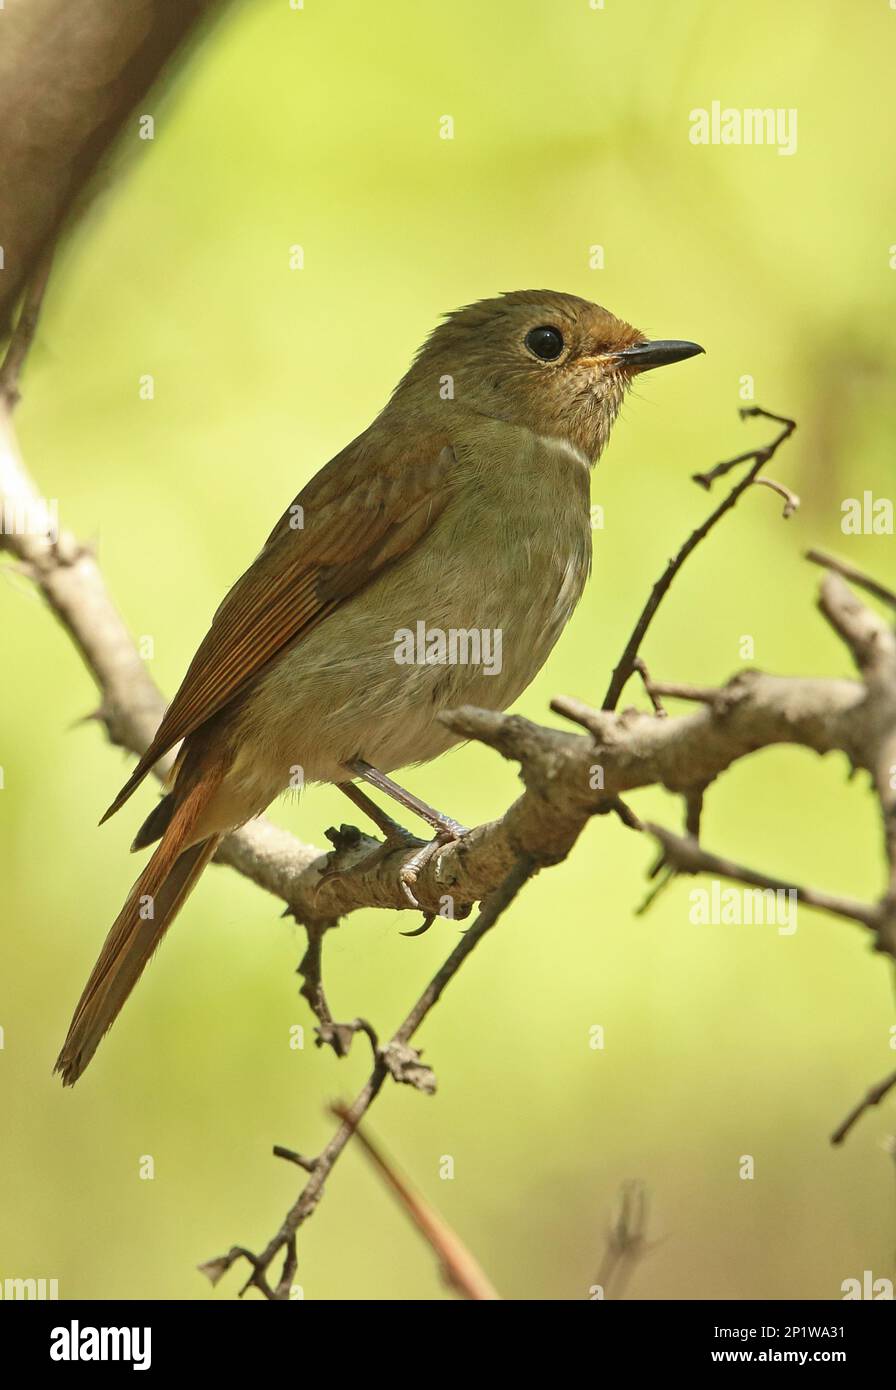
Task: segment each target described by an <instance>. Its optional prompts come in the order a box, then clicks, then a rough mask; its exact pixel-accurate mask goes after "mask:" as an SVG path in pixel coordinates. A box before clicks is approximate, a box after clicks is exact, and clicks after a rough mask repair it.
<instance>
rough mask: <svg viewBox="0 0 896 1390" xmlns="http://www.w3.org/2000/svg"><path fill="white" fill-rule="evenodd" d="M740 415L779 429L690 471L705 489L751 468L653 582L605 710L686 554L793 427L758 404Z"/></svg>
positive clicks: (614, 698) (629, 670)
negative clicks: (740, 467)
mask: <svg viewBox="0 0 896 1390" xmlns="http://www.w3.org/2000/svg"><path fill="white" fill-rule="evenodd" d="M740 415H741V419H746V418H747V417H748V416H754V415H761V416H763V418H765V419H766V420H774V421H776V422H777V423H778V424H779V425H781V432H780V434H779V435H778V436H777V438H776V439H773V440H772V442H771V443H770V444H766V445H764V446H763V447H761V448H758V449H750V450H748V452H747V453H745V454H738V456H737V458H734V459H729V460H728V461H727V462H726V463H719V464H716V466H715V468H713V469H711V470H710V471H709V472H708V473H695V474H694V479H695V481H696V482H699V483H702V485H703V486H704V487H706V488H709V487H711V486H712V483H713V481H714V480H715V479H716V478H720V477H722V476H723V475H724V474H725V473H728V472H730V471H731V469H732V468H734V467H735V466H736V465H737V464H740V463H747V462H749V461H751V460H752V464H753V466H752V468H750V469H749V470H748V471H747V473H746V474H745V475H744V477H743V478H741V480H740V482H738V483H736V484H735V486H734V487H733V488H732V489H731V491H730V492H729V493H728V496H727V497H726V498H725V499H724V501H723V502H721V503H720V504H719V506H718V507H716V509H715V511H714V512H712V513H711V514H710V515H709V516H708V517H707V518H706V520H705V521H704V522H702V523H701V525H700V526H698V527H697V529H696V530H695V531H692V532H691V534H690V536H688V538H687V540H686V541H685V542H684V545H682V546H681V548H680V550H679V551H678V553H677V555H675V556H674V557H673V558H672V559H671V560H670V561H669V563H668V565H667V566H666V568H665V570H664V571H663V573H662V574H661V575H660V577H659V579H658V580H657V582H656V583H655V584H654V586H653V588H652V590H651V591H650V597H649V598H648V600H647V602H646V604H645V605H644V608H643V609H642V612H641V616H640V617H639V618H638V621H637V623H636V624H635V627H634V631H633V632H632V634H631V636H630V637H629V639H628V642H627V643H626V646H625V650H624V651H623V653H622V656H621V657H620V658H619V661H618V662H617V664H616V667H615V669H614V671H613V675H612V677H611V679H610V684H609V686H608V687H607V693H606V695H605V696H604V700H603V706H602V708H603V709H605V710H613V709H615V708H616V706H617V705H618V703H619V697H620V695H621V694H622V692H623V690H624V689H625V686H626V684H627V682H628V680H629V677H630V676H631V675H632V672H633V671H634V670H635V658H636V657H637V655H638V653H639V651H640V648H641V643H642V642H643V641H644V637H645V634H646V632H647V629H648V628H649V626H650V624H651V623H652V621H653V619H654V617H655V616H656V612H657V610H658V608H659V606H660V604H661V603H662V601H663V599H664V598H665V597H666V594H667V593H668V592H669V589H670V587H671V585H672V582H673V580H674V579H675V576H676V575H677V574H678V572H679V570H680V569H681V567H682V565H683V564H684V563H685V561H686V560H687V558H688V556H689V555H691V554H692V553H693V552H694V551H695V550H696V549H697V546H698V545H699V544H700V542H701V541H703V540H705V539H706V537H707V536H708V535H709V533H710V531H711V530H712V529H713V527H714V526H715V525H716V524H717V522H719V521H721V519H722V517H723V516H724V515H725V513H726V512H729V511H730V510H731V508H732V507H734V506H735V505H736V504H737V502H738V501H739V499H740V498H741V497H742V495H743V494H744V493H745V492H746V491H747V489H748V488H750V487H752V485H753V483H754V482H755V480H756V477H757V475H758V473H759V470H760V468H762V467H763V465H764V464H766V463H768V461H769V459H771V458H774V456H775V454H776V453H777V451H778V449H779V448H780V447H781V445H782V444H783V443H784V441H785V439H789V438H790V436H791V435H792V434H793V432H794V430H795V429H796V421H795V420H789V419H787V418H786V416H783V415H772V414H771V413H770V412H769V411H767V410H763V409H761V407H760V406H750V407H749V408H748V409H745V410H742V411H741V412H740Z"/></svg>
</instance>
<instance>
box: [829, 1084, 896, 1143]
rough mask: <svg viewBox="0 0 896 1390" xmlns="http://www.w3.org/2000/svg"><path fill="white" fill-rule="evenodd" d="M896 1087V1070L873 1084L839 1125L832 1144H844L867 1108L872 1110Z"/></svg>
mask: <svg viewBox="0 0 896 1390" xmlns="http://www.w3.org/2000/svg"><path fill="white" fill-rule="evenodd" d="M894 1087H896V1071H894V1072H891V1073H890V1075H889V1076H885V1077H884V1079H883V1081H879V1082H878V1083H877V1085H876V1086H872V1087H871V1088H870V1089H869V1090H868V1092H867V1093H866V1094H865V1095H864V1096H863V1098H862V1099H861V1100H860V1101H859V1103H858V1105H855V1106H853V1108H852V1110H850V1112H849V1114H848V1115H847V1117H846V1119H845V1120H844V1121H843V1123H842V1124H840V1125H838V1126H837V1128H836V1129H835V1130H834V1133H833V1134H832V1135H831V1143H832V1144H842V1143H843V1140H844V1139H845V1138H846V1136H847V1134H848V1133H849V1131H850V1130H851V1129H852V1127H853V1125H854V1124H855V1123H856V1122H857V1121H858V1120H860V1119H861V1118H862V1116H863V1115H864V1114H865V1111H866V1110H870V1109H871V1107H872V1106H874V1105H880V1103H881V1101H882V1100H883V1099H884V1098H885V1097H886V1096H888V1095H889V1094H890V1092H891V1091H892V1090H893V1089H894Z"/></svg>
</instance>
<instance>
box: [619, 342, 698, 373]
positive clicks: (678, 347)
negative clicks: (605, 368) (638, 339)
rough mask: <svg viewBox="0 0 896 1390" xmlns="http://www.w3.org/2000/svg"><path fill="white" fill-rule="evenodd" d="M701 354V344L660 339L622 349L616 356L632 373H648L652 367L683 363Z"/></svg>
mask: <svg viewBox="0 0 896 1390" xmlns="http://www.w3.org/2000/svg"><path fill="white" fill-rule="evenodd" d="M699 352H703V348H702V347H701V346H700V344H699V343H686V342H681V341H679V340H678V339H677V338H659V339H657V341H656V342H655V343H633V344H632V346H631V347H627V348H622V349H621V350H620V351H619V352H617V353H616V354H615V356H616V357H617V358H618V359H619V360H620V362H622V363H623V364H624V365H625V366H627V367H631V369H632V371H635V372H646V371H649V370H650V368H651V367H667V366H668V365H669V363H670V362H683V361H684V359H685V358H686V357H696V356H697V354H698V353H699Z"/></svg>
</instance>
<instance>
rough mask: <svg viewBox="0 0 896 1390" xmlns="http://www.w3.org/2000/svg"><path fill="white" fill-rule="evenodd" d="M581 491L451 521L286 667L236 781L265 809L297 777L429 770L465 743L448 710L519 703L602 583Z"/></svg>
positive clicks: (275, 677) (501, 505)
mask: <svg viewBox="0 0 896 1390" xmlns="http://www.w3.org/2000/svg"><path fill="white" fill-rule="evenodd" d="M575 491H576V497H575V501H573V500H572V499H569V498H564V497H562V496H561V497H558V492H557V488H556V486H554V487H553V489H552V491H551V492H550V495H548V493H547V491H545V495H544V497H539V496H538V495H536V496H535V497H534V498H533V496H532V493H531V489H528V490H526V491H525V494H524V497H520V498H519V500H518V499H517V497H516V495H515V494H514V493H513V492H511V494H510V495H509V496H505V497H502V498H499V499H498V501H497V504H496V505H495V506H493V507H491V508H485V509H483V508H479V509H477V511H476V515H475V520H474V522H473V523H472V524H470V521H469V508H466V509H464V510H461V509H460V508H458V509H457V510H456V511H454V512H452V509H451V508H447V509H446V511H445V513H443V516H442V517H441V518H440V520H439V522H437V523H436V525H435V526H434V527H433V530H432V532H431V533H430V541H431V543H430V544H429V545H418V546H416V547H415V549H414V550H413V551H411V552H410V553H409V554H408V555H406V556H405V557H403V558H402V559H401V560H399V561H398V562H397V563H396V564H394V565H393V566H391V567H390V568H389V569H388V570H386V571H384V572H383V573H382V574H381V575H380V576H378V577H377V578H376V579H375V580H374V581H373V582H372V583H371V584H369V585H368V586H367V587H366V588H365V589H364V590H363V591H362V592H361V593H360V594H358V595H357V596H356V597H354V598H352V599H350V600H349V601H347V602H346V603H344V604H343V605H342V606H341V607H340V608H339V609H338V610H337V611H336V612H334V613H333V614H332V616H330V617H328V618H327V619H326V620H325V621H324V622H323V623H322V624H321V625H320V626H319V627H318V628H316V629H314V630H313V631H312V632H310V633H309V634H308V635H307V636H306V637H305V638H303V639H302V641H301V642H300V643H298V644H297V645H296V647H295V648H294V649H293V650H291V651H289V652H287V653H285V654H284V656H283V657H282V658H280V660H278V661H277V662H275V663H274V664H273V665H272V667H271V668H270V669H269V671H268V672H267V673H266V674H265V675H264V677H262V678H261V679H260V681H259V683H258V686H257V688H256V690H255V692H254V693H253V695H252V697H251V700H250V701H249V702H247V705H246V706H245V707H244V709H243V710H242V711H241V713H240V715H239V716H238V717H237V723H236V727H235V729H234V734H235V738H234V743H235V745H236V749H237V756H236V763H235V765H234V769H233V778H234V780H235V781H239V782H241V783H245V784H246V787H245V794H246V795H247V796H248V797H249V798H250V799H252V800H253V801H257V802H258V806H259V809H260V808H261V807H263V806H264V805H267V803H268V801H270V800H271V798H272V795H274V794H276V791H279V790H282V789H283V788H284V787H286V786H288V785H290V783H292V784H295V781H296V771H295V769H296V768H297V767H301V769H302V776H303V778H304V780H306V781H338V780H344V778H345V775H346V774H345V764H346V763H347V762H348V761H350V760H352V759H354V758H358V757H361V758H363V759H365V760H366V761H367V762H369V763H372V764H373V765H374V766H375V767H377V768H379V769H380V771H382V772H388V771H391V770H394V769H396V768H399V767H402V766H406V765H407V764H409V763H415V762H423V761H426V760H427V759H429V758H433V757H435V756H437V755H438V754H439V753H441V752H443V751H444V750H445V749H446V748H449V747H450V746H451V745H452V744H453V743H455V742H457V739H456V737H455V736H454V735H453V734H451V733H450V732H449V730H448V729H446V728H445V727H444V725H442V723H441V722H440V721H439V720H438V718H437V716H438V714H439V712H440V711H441V710H445V709H452V708H457V707H458V706H459V705H463V704H472V705H478V706H481V707H483V708H486V709H506V708H507V706H508V705H510V704H512V702H513V701H514V700H515V699H516V698H517V696H518V695H519V694H520V693H521V692H522V691H523V690H524V689H525V688H526V686H527V685H528V684H529V682H530V681H531V680H532V678H533V677H534V676H535V674H536V673H537V672H538V670H539V669H540V668H541V666H542V665H543V664H544V661H545V659H546V658H547V656H548V653H549V652H550V650H551V648H552V647H553V646H554V643H555V642H556V640H557V638H558V637H559V635H560V633H561V632H562V630H563V628H564V626H565V625H566V622H567V621H568V619H569V616H570V614H571V613H572V611H573V609H574V607H575V605H576V603H577V602H578V600H579V597H580V596H581V593H582V589H583V587H584V583H585V579H586V577H587V574H588V569H589V566H590V558H591V540H590V529H589V523H588V511H587V483H586V484H585V491H584V494H583V491H582V481H581V479H579V480H577V482H576V483H575ZM583 497H584V500H583ZM558 502H559V503H560V505H558ZM240 726H242V730H241V728H240ZM250 729H251V734H250ZM258 730H264V731H265V732H264V735H263V738H264V742H263V744H261V745H260V744H259V741H258V735H257V732H256V731H258ZM272 782H276V783H277V787H276V791H275V792H271V791H270V789H269V788H270V785H271V783H272ZM250 784H251V789H250ZM256 784H257V787H256ZM241 794H242V793H241Z"/></svg>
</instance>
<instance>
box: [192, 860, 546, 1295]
mask: <svg viewBox="0 0 896 1390" xmlns="http://www.w3.org/2000/svg"><path fill="white" fill-rule="evenodd" d="M537 868H538V864H537V862H536V861H535V860H533V859H531V858H529V857H522V858H520V859H519V860H518V862H517V863H516V864H515V865H514V867H513V868H512V869H511V871H510V873H509V874H508V875H507V877H506V878H505V880H504V882H503V883H502V884H501V886H500V888H498V889H497V890H496V891H495V892H494V893H492V894H491V895H490V896H489V898H488V899H487V900H486V901H485V902H483V904H482V907H481V909H480V912H479V915H478V917H477V918H476V920H475V922H474V923H473V925H472V926H471V927H470V928H469V930H468V931H467V932H466V933H465V935H464V936H463V937H461V939H460V941H459V942H458V944H457V945H456V946H455V948H454V950H453V951H452V952H451V955H450V956H449V957H448V959H447V960H446V961H445V963H444V965H442V966H441V968H440V969H439V970H437V971H436V974H435V975H434V976H433V978H432V979H431V980H430V982H429V984H428V985H427V986H426V988H425V989H424V991H423V993H422V994H421V995H420V998H419V999H418V1000H417V1002H416V1004H415V1005H414V1006H413V1008H412V1009H411V1010H410V1012H409V1013H408V1015H407V1017H406V1018H405V1020H404V1022H403V1023H402V1024H401V1026H400V1027H399V1028H398V1029H397V1030H396V1031H395V1033H394V1034H393V1035H392V1038H391V1039H390V1040H389V1042H388V1043H386V1045H385V1047H382V1048H380V1049H379V1050H378V1054H377V1058H376V1061H375V1063H374V1067H373V1070H372V1071H371V1073H370V1076H369V1077H368V1078H367V1080H366V1082H365V1083H364V1085H363V1086H362V1088H361V1090H360V1091H359V1093H358V1095H357V1096H356V1097H355V1099H354V1101H353V1102H352V1104H351V1106H349V1107H348V1108H347V1109H346V1110H345V1111H344V1114H343V1118H342V1121H341V1123H340V1126H339V1128H338V1129H337V1131H336V1133H335V1134H334V1135H333V1136H332V1138H331V1139H330V1140H329V1142H328V1143H327V1144H326V1146H325V1147H324V1148H323V1149H322V1150H321V1152H320V1153H319V1154H318V1156H317V1158H316V1159H315V1160H313V1162H314V1171H313V1172H312V1173H311V1176H310V1178H309V1179H308V1182H307V1183H306V1184H305V1186H304V1187H303V1189H302V1191H301V1192H300V1194H299V1196H298V1198H297V1200H296V1201H295V1203H294V1204H293V1206H292V1207H291V1208H290V1210H289V1211H288V1213H287V1215H286V1218H285V1220H284V1222H283V1225H282V1226H281V1227H280V1229H279V1231H278V1232H277V1234H276V1235H275V1236H273V1238H272V1239H271V1240H270V1241H269V1242H268V1244H267V1245H266V1246H265V1248H264V1250H262V1252H261V1254H259V1255H253V1254H252V1253H251V1251H248V1250H247V1249H246V1248H245V1247H244V1246H233V1247H232V1249H231V1250H230V1251H228V1253H227V1254H226V1255H221V1256H218V1257H217V1258H216V1259H213V1260H208V1261H206V1263H205V1264H203V1265H200V1269H201V1270H202V1271H203V1273H205V1274H207V1275H208V1277H209V1278H210V1279H211V1281H212V1283H217V1282H218V1280H219V1279H220V1278H221V1277H222V1275H223V1274H224V1273H226V1271H227V1270H228V1269H230V1268H231V1266H232V1265H233V1264H234V1263H235V1262H236V1261H237V1260H239V1259H245V1260H248V1262H249V1264H250V1265H251V1268H252V1273H251V1274H250V1276H249V1279H248V1280H247V1282H246V1284H245V1285H244V1286H243V1289H242V1292H243V1293H245V1292H246V1290H247V1289H250V1288H256V1289H258V1290H259V1291H260V1292H261V1293H262V1294H264V1296H265V1297H266V1298H269V1299H273V1300H284V1299H288V1298H289V1291H290V1284H291V1277H289V1278H288V1277H287V1269H286V1267H285V1266H284V1268H283V1270H282V1272H281V1275H280V1279H279V1281H278V1283H277V1285H276V1287H275V1288H272V1287H271V1286H270V1284H269V1281H268V1278H267V1271H268V1269H269V1267H270V1265H271V1263H272V1261H273V1260H274V1259H276V1257H277V1254H278V1253H279V1251H280V1250H282V1249H283V1248H284V1247H286V1248H287V1249H290V1248H293V1247H292V1245H291V1242H294V1240H295V1235H296V1232H297V1231H298V1230H299V1228H300V1227H301V1226H302V1225H304V1223H305V1222H306V1221H307V1220H308V1217H309V1216H310V1215H311V1214H312V1212H313V1211H314V1209H315V1207H316V1206H317V1204H318V1202H319V1201H320V1198H321V1194H322V1192H323V1187H324V1183H325V1182H326V1179H327V1177H328V1176H329V1174H330V1172H331V1171H332V1169H333V1165H334V1164H335V1163H336V1161H337V1159H338V1158H339V1155H340V1154H341V1153H342V1151H343V1149H344V1148H345V1146H346V1144H347V1143H348V1141H349V1139H350V1138H351V1137H352V1134H353V1133H354V1132H355V1130H356V1128H357V1126H358V1123H359V1121H360V1120H361V1119H362V1118H363V1116H364V1115H365V1114H366V1113H367V1111H368V1110H369V1109H370V1106H371V1105H372V1104H373V1102H374V1100H375V1099H376V1097H377V1096H378V1095H379V1093H380V1091H381V1089H382V1087H383V1084H384V1082H385V1081H386V1079H387V1077H389V1076H390V1075H391V1076H392V1077H393V1078H394V1079H395V1080H396V1081H400V1082H403V1083H405V1084H406V1085H412V1086H415V1087H416V1088H417V1089H419V1090H424V1091H425V1090H433V1089H434V1086H435V1082H434V1078H433V1077H432V1073H431V1072H430V1071H429V1069H428V1068H427V1067H424V1066H423V1064H422V1063H421V1061H420V1056H419V1054H418V1053H417V1052H416V1051H415V1050H414V1048H412V1047H411V1046H410V1040H411V1038H412V1037H413V1036H414V1034H415V1033H416V1031H417V1029H418V1028H419V1027H420V1024H421V1023H422V1022H423V1020H424V1019H425V1018H426V1016H427V1014H428V1013H429V1012H430V1010H431V1009H432V1008H433V1006H434V1005H435V1004H436V1003H437V1002H438V1000H439V999H440V998H441V996H442V994H443V993H444V991H445V989H446V988H447V986H448V984H449V983H450V981H451V980H452V979H453V978H454V976H455V975H456V974H457V972H458V970H459V969H460V967H461V965H462V964H463V962H464V961H465V960H466V959H467V957H468V956H469V955H470V953H471V952H472V951H473V950H474V949H475V947H476V946H478V944H479V942H480V941H481V940H482V938H483V937H484V936H485V935H486V933H487V932H488V931H490V930H491V928H492V927H493V926H494V925H495V923H496V922H497V920H498V918H499V917H500V916H501V914H502V912H504V911H505V909H506V908H507V907H509V906H510V904H511V902H513V900H514V898H515V897H516V895H517V893H519V891H520V889H521V888H522V887H523V885H524V884H525V883H526V882H527V881H528V880H529V878H531V877H532V875H533V874H534V873H535V872H536V870H537Z"/></svg>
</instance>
